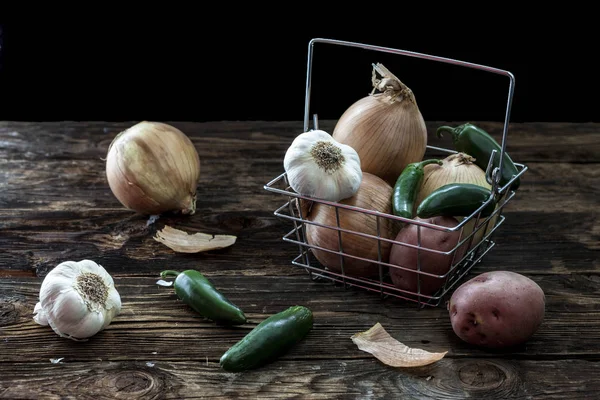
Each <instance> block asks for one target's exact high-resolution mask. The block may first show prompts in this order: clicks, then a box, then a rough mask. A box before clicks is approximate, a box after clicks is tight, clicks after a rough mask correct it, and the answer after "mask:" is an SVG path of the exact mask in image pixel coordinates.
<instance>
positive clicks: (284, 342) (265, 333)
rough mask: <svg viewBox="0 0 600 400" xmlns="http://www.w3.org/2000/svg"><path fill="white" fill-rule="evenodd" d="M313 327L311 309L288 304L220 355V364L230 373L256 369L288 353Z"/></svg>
mask: <svg viewBox="0 0 600 400" xmlns="http://www.w3.org/2000/svg"><path fill="white" fill-rule="evenodd" d="M312 327H313V314H312V311H311V310H310V309H308V308H306V307H304V306H293V307H290V308H288V309H287V310H284V311H281V312H279V313H277V314H275V315H271V316H270V317H269V318H267V319H265V320H264V321H262V322H261V323H260V324H258V325H257V326H256V327H255V328H254V329H253V330H252V331H250V332H249V333H248V334H247V335H246V336H245V337H244V338H243V339H241V340H240V341H239V342H237V343H236V344H234V345H233V346H231V347H230V348H229V350H227V351H226V352H225V353H224V354H223V355H222V356H221V360H220V362H219V364H220V366H221V368H223V369H224V370H225V371H229V372H239V371H244V370H249V369H254V368H259V367H261V366H263V365H265V364H268V363H270V362H272V361H274V360H275V359H277V358H278V357H280V356H282V355H283V354H285V353H286V352H288V351H289V350H290V349H291V348H292V347H293V346H294V345H296V343H298V342H300V340H302V339H303V338H304V337H305V336H306V335H307V334H308V332H309V331H310V330H311V329H312Z"/></svg>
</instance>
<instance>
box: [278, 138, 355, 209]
mask: <svg viewBox="0 0 600 400" xmlns="http://www.w3.org/2000/svg"><path fill="white" fill-rule="evenodd" d="M283 166H284V169H285V171H286V173H287V178H288V181H289V183H290V186H291V187H292V189H294V190H295V191H296V192H297V193H299V194H301V195H304V196H309V197H314V198H317V199H322V200H328V201H339V200H342V199H345V198H348V197H351V196H352V195H353V194H355V193H356V191H357V190H358V188H359V186H360V182H361V180H362V170H361V168H360V158H359V157H358V154H357V153H356V151H355V150H354V149H353V148H352V147H350V146H347V145H345V144H341V143H338V142H337V141H336V140H335V139H333V138H332V137H331V135H330V134H328V133H327V132H325V131H322V130H314V131H308V132H304V133H301V134H300V135H298V136H297V137H296V138H295V139H294V141H293V142H292V144H291V145H290V147H289V148H288V150H287V151H286V153H285V157H284V160H283Z"/></svg>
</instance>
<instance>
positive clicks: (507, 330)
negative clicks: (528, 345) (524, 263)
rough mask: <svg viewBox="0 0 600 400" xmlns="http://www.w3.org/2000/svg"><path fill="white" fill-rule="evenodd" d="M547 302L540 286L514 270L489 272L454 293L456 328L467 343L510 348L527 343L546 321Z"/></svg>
mask: <svg viewBox="0 0 600 400" xmlns="http://www.w3.org/2000/svg"><path fill="white" fill-rule="evenodd" d="M545 306H546V299H545V295H544V291H543V290H542V288H540V287H539V286H538V284H537V283H535V282H534V281H532V280H531V279H529V278H527V277H526V276H523V275H521V274H518V273H515V272H510V271H492V272H486V273H483V274H481V275H478V276H476V277H475V278H473V279H471V280H469V281H467V282H465V283H463V284H462V285H461V286H460V287H459V288H458V289H456V291H455V292H454V293H453V295H452V297H451V299H450V302H449V303H448V310H449V313H450V321H451V322H452V329H453V330H454V333H456V335H458V337H459V338H461V339H462V340H464V341H465V342H467V343H470V344H474V345H478V346H483V347H491V348H500V347H509V346H514V345H518V344H521V343H524V342H525V341H527V340H528V339H529V338H531V336H533V334H534V333H535V332H536V331H537V330H538V328H539V326H540V324H541V323H542V320H543V318H544V312H545Z"/></svg>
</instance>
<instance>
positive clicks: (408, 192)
mask: <svg viewBox="0 0 600 400" xmlns="http://www.w3.org/2000/svg"><path fill="white" fill-rule="evenodd" d="M429 164H438V165H441V164H442V162H441V161H440V160H435V159H434V160H424V161H421V162H416V163H411V164H408V165H407V166H406V168H404V171H402V174H400V176H399V177H398V180H396V184H395V185H394V193H393V194H392V196H393V198H392V209H393V210H392V211H393V213H394V215H397V216H399V217H404V218H413V216H414V208H415V199H416V197H417V193H418V190H419V187H420V185H421V182H422V181H423V175H424V167H425V166H426V165H429Z"/></svg>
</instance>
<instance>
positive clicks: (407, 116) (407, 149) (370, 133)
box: [333, 64, 427, 185]
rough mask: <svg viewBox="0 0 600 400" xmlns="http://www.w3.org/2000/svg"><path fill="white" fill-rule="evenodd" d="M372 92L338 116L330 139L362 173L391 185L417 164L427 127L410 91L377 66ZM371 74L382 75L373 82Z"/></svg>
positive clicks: (388, 72)
mask: <svg viewBox="0 0 600 400" xmlns="http://www.w3.org/2000/svg"><path fill="white" fill-rule="evenodd" d="M373 68H374V70H373V79H372V82H373V91H375V90H379V91H380V93H374V94H373V93H371V94H370V95H368V96H365V97H363V98H361V99H359V100H358V101H356V102H355V103H354V104H352V105H351V106H350V107H348V109H347V110H346V111H345V112H344V113H343V114H342V116H341V117H340V119H339V120H338V122H337V124H336V126H335V129H334V130H333V138H334V139H336V140H337V141H338V142H340V143H343V144H347V145H349V146H350V147H352V148H353V149H354V150H356V152H357V153H358V155H359V157H360V164H361V168H362V170H363V171H364V172H369V173H371V174H374V175H377V176H378V177H380V178H382V179H383V180H385V181H386V182H387V183H389V184H390V185H394V183H395V182H396V179H398V176H400V174H401V173H402V171H403V170H404V168H405V167H406V166H407V165H408V164H410V163H413V162H417V161H420V160H421V159H422V158H423V155H424V154H425V150H426V147H427V127H426V125H425V120H424V119H423V116H422V115H421V111H420V109H419V107H418V105H417V101H416V99H415V95H414V93H413V92H412V90H411V89H410V88H409V87H407V86H406V85H405V84H404V83H402V82H401V81H400V80H399V79H398V78H397V77H396V76H394V75H393V74H392V73H391V72H390V71H389V70H388V69H387V68H385V67H384V66H383V65H381V64H377V65H374V66H373ZM375 72H378V73H379V74H380V75H382V78H381V79H377V78H376V75H375Z"/></svg>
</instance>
